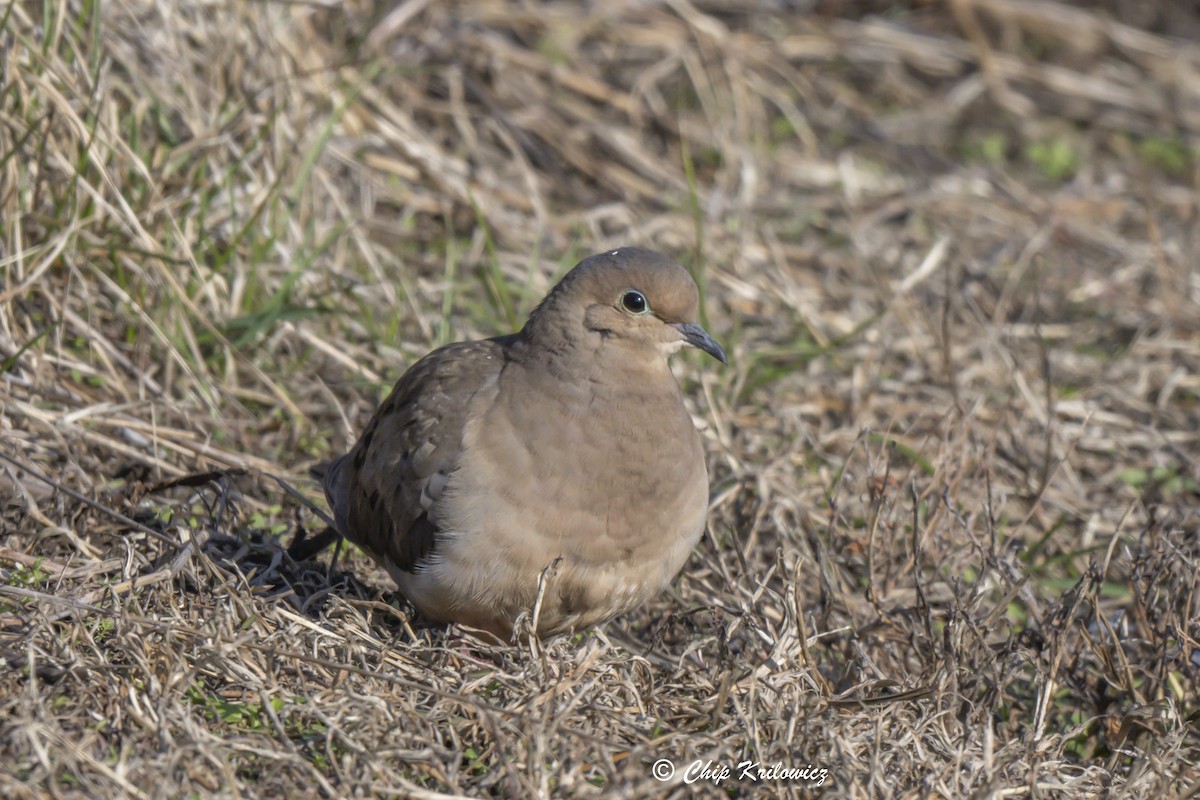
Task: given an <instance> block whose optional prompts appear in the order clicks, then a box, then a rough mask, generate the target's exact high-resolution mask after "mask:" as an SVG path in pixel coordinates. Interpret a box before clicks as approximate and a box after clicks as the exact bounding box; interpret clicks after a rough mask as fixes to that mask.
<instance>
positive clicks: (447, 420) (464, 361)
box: [325, 337, 508, 571]
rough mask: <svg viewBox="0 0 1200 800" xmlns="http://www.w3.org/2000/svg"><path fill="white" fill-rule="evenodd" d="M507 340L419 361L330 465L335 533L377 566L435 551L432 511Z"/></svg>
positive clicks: (411, 562) (456, 347)
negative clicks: (348, 448)
mask: <svg viewBox="0 0 1200 800" xmlns="http://www.w3.org/2000/svg"><path fill="white" fill-rule="evenodd" d="M507 338H508V337H505V339H500V340H493V339H489V340H486V341H481V342H464V343H459V344H453V345H449V346H447V347H443V348H441V349H439V350H435V351H434V352H432V353H430V354H429V355H427V356H426V357H425V358H423V359H421V360H420V361H418V362H417V363H416V364H414V365H413V366H412V367H411V368H410V369H409V370H408V372H406V373H405V374H404V375H403V376H402V377H401V378H400V380H399V381H398V382H397V383H396V386H395V388H394V389H392V393H391V394H390V395H389V396H388V398H387V399H386V400H385V401H384V402H383V404H382V405H381V406H380V407H379V410H378V411H376V412H375V416H374V417H373V418H372V420H371V422H370V423H369V424H368V425H367V428H366V430H365V431H364V432H363V435H362V438H361V439H359V441H358V443H357V444H356V445H355V446H354V448H353V449H352V450H351V451H350V452H349V453H347V454H346V455H344V456H342V457H341V458H339V459H337V460H336V461H334V462H333V464H331V465H330V467H329V470H328V471H327V473H326V475H325V496H326V498H327V499H328V500H329V504H330V506H331V507H332V509H333V516H334V521H335V522H336V523H337V528H338V531H339V532H340V533H341V534H342V535H343V536H345V537H346V538H347V539H349V540H350V541H352V542H354V543H355V544H357V545H359V546H360V547H362V548H363V549H364V550H366V551H367V552H368V553H370V554H371V555H372V556H373V557H374V558H376V559H377V560H379V561H380V562H386V561H390V562H391V563H392V564H394V565H395V566H397V567H399V568H400V569H403V570H407V571H411V570H412V569H413V568H414V567H415V566H416V565H417V564H418V563H419V562H420V561H421V560H422V559H424V558H427V557H428V556H429V555H430V554H431V553H432V552H433V551H434V549H435V548H436V545H437V535H438V532H439V527H438V520H437V519H435V518H433V517H432V516H431V515H432V514H434V505H435V503H436V500H437V497H438V495H440V494H441V491H442V489H443V488H444V487H445V485H446V481H447V478H448V476H449V475H450V473H451V472H452V471H453V470H454V468H455V466H456V465H457V463H458V459H459V457H460V455H461V451H462V437H463V429H464V427H465V425H466V421H467V418H468V415H469V413H470V411H471V405H472V400H473V399H474V398H475V396H476V395H477V394H478V392H479V390H480V389H482V388H484V387H485V386H488V385H490V384H491V383H492V382H494V381H495V380H496V378H497V377H498V376H499V374H500V372H501V371H502V370H503V368H504V364H505V354H504V350H505V347H504V345H505V340H506V339H507Z"/></svg>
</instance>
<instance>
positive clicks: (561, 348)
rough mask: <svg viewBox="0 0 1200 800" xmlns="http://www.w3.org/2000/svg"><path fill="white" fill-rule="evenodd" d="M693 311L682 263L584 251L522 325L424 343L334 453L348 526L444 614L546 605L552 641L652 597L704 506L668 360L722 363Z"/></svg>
mask: <svg viewBox="0 0 1200 800" xmlns="http://www.w3.org/2000/svg"><path fill="white" fill-rule="evenodd" d="M699 312H700V302H699V292H698V290H697V287H696V284H695V282H694V281H693V279H692V277H691V276H690V274H689V273H688V271H687V270H686V269H685V268H684V267H682V266H680V265H679V264H677V263H675V262H674V261H672V260H671V259H669V258H667V257H666V256H664V255H661V254H659V253H657V252H654V251H651V250H645V249H641V248H634V247H626V248H621V249H618V250H612V251H609V252H605V253H601V254H598V255H594V256H591V257H589V258H586V259H584V260H583V261H581V262H580V263H579V264H578V265H576V266H575V267H574V268H573V269H572V270H570V271H569V272H568V273H567V274H566V275H565V276H563V278H562V279H561V280H560V281H559V282H558V284H557V285H555V286H554V288H553V289H551V291H550V292H549V293H548V294H547V295H546V297H545V298H544V299H543V300H542V301H541V303H539V304H538V306H537V307H536V308H535V309H534V311H533V312H532V313H531V314H530V316H529V318H528V320H527V321H526V323H525V325H524V327H522V328H521V330H520V331H518V332H516V333H513V334H510V335H507V336H500V337H496V338H493V339H486V340H482V341H471V342H459V343H456V344H450V345H447V346H445V347H441V348H439V349H437V350H434V351H433V352H431V353H429V354H428V355H426V356H425V357H424V358H422V359H420V360H419V361H417V362H416V363H415V364H413V365H412V367H411V368H409V369H408V371H407V372H405V373H404V374H403V376H402V377H401V378H400V379H399V381H398V382H397V383H396V385H395V387H394V388H393V390H392V392H391V394H390V395H389V396H388V397H387V399H386V400H385V401H384V402H383V403H382V405H380V407H379V409H378V410H377V411H376V413H375V415H374V417H373V418H372V419H371V420H370V422H369V423H368V425H367V426H366V428H365V429H364V431H363V433H362V436H361V437H360V438H359V439H358V441H357V443H356V444H355V445H354V447H353V448H352V449H351V450H350V451H349V452H348V453H346V454H345V455H343V456H341V457H340V458H338V459H336V460H334V461H333V462H332V463H331V464H330V465H329V466H328V468H327V469H326V471H325V475H324V489H325V495H326V498H327V500H328V502H329V505H330V507H331V509H332V512H333V520H334V522H335V527H336V530H337V532H338V533H340V534H341V535H342V536H343V537H345V538H346V539H348V540H349V541H351V542H353V543H354V544H356V545H358V546H359V547H360V548H361V549H362V550H364V551H365V552H366V553H367V554H369V555H370V556H371V557H372V558H373V559H375V560H376V562H378V563H379V564H380V565H381V566H383V567H384V568H385V569H386V570H387V571H388V573H389V574H390V575H391V577H392V578H393V580H395V582H396V584H397V586H398V587H399V589H400V591H401V592H402V593H403V594H404V596H405V597H406V598H407V599H408V600H409V601H410V602H411V603H412V604H413V605H414V606H415V607H416V609H417V610H418V611H420V613H421V614H422V615H423V616H424V617H426V618H427V619H428V620H430V621H431V622H434V623H458V624H461V625H465V626H468V627H472V628H476V629H480V630H483V631H486V632H488V633H490V634H492V635H494V636H497V637H499V638H501V639H508V638H509V637H511V635H512V632H513V626H514V623H515V622H516V621H517V619H518V617H520V616H521V615H522V614H523V613H532V612H534V611H535V610H536V615H535V616H536V619H533V630H534V631H535V632H536V634H537V635H538V636H541V637H546V636H550V635H554V634H557V633H562V632H568V631H573V630H583V629H585V628H588V627H591V626H595V625H599V624H602V623H604V622H606V621H608V620H610V619H612V618H613V617H616V616H618V615H621V614H624V613H627V612H629V611H631V610H633V609H635V608H638V607H640V606H642V605H643V604H645V603H646V602H647V601H648V600H650V599H651V598H652V597H654V596H655V595H656V594H658V593H659V592H660V591H661V590H662V589H663V588H664V587H666V586H667V584H669V583H670V582H671V580H672V579H673V578H674V577H675V575H676V574H677V573H678V572H679V571H680V569H681V568H682V567H683V565H684V562H686V561H687V559H688V556H689V555H690V553H691V552H692V550H693V549H694V548H695V546H696V543H697V542H698V540H699V539H700V536H701V535H702V534H703V532H704V528H705V524H706V520H707V515H708V500H709V497H708V471H707V467H706V465H705V459H704V448H703V446H702V441H701V437H700V434H699V431H698V430H697V429H696V426H695V424H694V423H693V421H692V418H691V416H690V414H689V413H688V411H687V409H686V407H685V406H684V401H683V394H682V391H681V389H680V387H679V384H678V382H677V381H676V379H675V377H674V375H673V374H672V372H671V369H670V366H669V365H668V357H669V356H670V355H671V354H673V353H675V352H677V351H678V350H680V349H681V348H684V347H695V348H699V349H700V350H702V351H704V352H706V353H708V354H709V355H711V356H713V357H714V358H716V359H718V360H719V361H721V362H722V363H726V357H725V352H724V350H722V348H721V346H720V345H719V344H718V343H717V342H716V341H715V340H714V339H713V338H712V337H711V336H710V335H709V334H708V333H707V332H706V331H705V330H704V329H703V328H702V327H701V326H700V324H699V322H698V318H699ZM535 605H536V606H537V608H536V609H535V608H534V607H535Z"/></svg>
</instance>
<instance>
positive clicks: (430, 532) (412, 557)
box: [392, 514, 438, 572]
mask: <svg viewBox="0 0 1200 800" xmlns="http://www.w3.org/2000/svg"><path fill="white" fill-rule="evenodd" d="M437 532H438V531H437V526H436V525H434V524H433V522H431V521H430V519H429V515H428V514H422V515H421V516H419V517H417V518H416V520H414V521H413V524H412V526H411V527H410V528H409V529H408V535H407V536H402V537H400V541H399V546H398V547H396V548H394V550H393V552H392V560H393V561H394V562H395V563H396V566H397V567H399V568H400V569H402V570H404V571H405V572H412V571H413V568H415V567H416V566H417V564H418V563H420V562H421V561H422V560H423V559H426V558H428V557H429V556H431V555H433V551H434V547H435V545H436V544H437Z"/></svg>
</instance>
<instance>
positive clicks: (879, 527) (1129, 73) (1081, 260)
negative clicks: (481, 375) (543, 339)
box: [0, 0, 1200, 798]
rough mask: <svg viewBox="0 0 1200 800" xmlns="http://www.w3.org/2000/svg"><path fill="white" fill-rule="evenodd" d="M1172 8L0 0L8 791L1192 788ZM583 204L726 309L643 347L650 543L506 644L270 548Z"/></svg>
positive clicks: (532, 294)
mask: <svg viewBox="0 0 1200 800" xmlns="http://www.w3.org/2000/svg"><path fill="white" fill-rule="evenodd" d="M1198 38H1200V13H1198V12H1197V11H1196V10H1195V8H1194V7H1193V6H1192V5H1191V4H1188V3H1182V2H1180V3H1172V2H1165V1H1163V2H1133V0H1109V2H1101V3H1091V4H1086V3H1079V4H1074V5H1066V4H1060V3H1054V2H1032V1H1031V0H953V1H952V2H948V3H938V2H932V1H931V0H924V1H922V0H912V2H909V3H885V2H867V1H866V0H864V1H863V2H851V0H808V1H807V2H806V1H805V0H798V1H796V2H781V1H780V0H753V1H752V2H743V3H738V4H733V3H729V4H722V3H717V2H712V1H711V0H690V1H689V0H666V2H617V3H584V2H555V3H550V2H537V1H536V0H529V1H527V2H503V1H502V0H481V1H480V2H471V3H467V2H441V3H439V2H430V0H409V1H408V2H404V3H397V4H381V5H380V6H379V7H373V6H371V5H369V4H367V3H364V2H359V1H358V0H351V1H350V2H346V3H325V2H294V3H293V2H287V3H265V2H260V3H242V2H234V1H233V0H211V1H210V2H190V0H181V1H180V2H170V3H168V2H150V1H149V0H108V2H103V3H101V2H93V1H92V0H48V2H44V3H34V2H16V3H9V4H7V5H5V6H4V7H3V8H0V59H2V60H3V67H2V69H3V72H2V77H0V153H2V154H3V155H2V157H0V225H2V231H0V504H2V505H0V660H2V661H3V662H4V663H5V664H6V667H5V668H3V669H0V794H3V796H5V797H90V798H108V797H150V796H170V797H210V796H225V797H235V796H251V797H268V796H289V797H292V796H294V797H305V796H329V797H333V796H366V795H380V796H393V795H399V796H410V797H441V796H448V795H449V796H472V797H478V796H496V797H522V798H524V797H545V798H550V797H590V796H596V795H601V794H608V795H612V796H619V797H635V798H636V797H645V798H659V797H688V796H735V797H759V796H763V797H766V796H771V797H789V796H811V795H814V794H826V795H828V796H836V797H856V798H862V797H912V798H917V797H922V798H923V797H945V798H958V797H968V796H973V797H981V798H982V797H997V798H999V797H1014V796H1035V797H1091V796H1101V795H1103V796H1109V795H1112V796H1131V797H1164V798H1165V797H1174V796H1183V795H1188V796H1190V795H1191V794H1194V793H1195V792H1196V791H1197V789H1198V788H1200V770H1197V768H1196V766H1195V765H1196V763H1197V762H1198V760H1200V735H1198V734H1197V732H1196V722H1197V719H1198V717H1200V698H1198V690H1200V650H1198V647H1200V645H1198V642H1197V639H1198V638H1200V591H1198V588H1200V587H1198V584H1200V570H1198V569H1197V559H1198V558H1200V540H1198V536H1197V533H1198V528H1200V464H1198V458H1200V270H1197V268H1196V258H1197V255H1196V254H1197V253H1200V222H1198V220H1200V217H1198V212H1200V209H1198V203H1200V199H1198V198H1200V194H1198V193H1197V185H1198V183H1200V169H1198V157H1200V46H1198V45H1197V44H1196V41H1197V40H1198ZM620 244H636V245H642V246H649V247H653V248H656V249H659V250H661V251H663V252H666V253H668V254H670V255H671V256H673V257H675V258H676V259H678V260H679V261H680V262H681V263H683V264H685V265H686V266H687V267H689V268H690V269H691V270H692V271H693V274H694V275H695V276H696V277H697V279H698V280H699V282H700V284H701V286H702V287H703V292H704V296H705V307H706V315H707V316H706V319H705V323H706V325H707V327H708V329H709V330H710V331H712V332H713V333H714V335H715V336H716V337H717V338H718V339H719V340H720V341H721V342H722V344H723V345H724V346H725V349H726V351H727V352H728V353H729V354H730V363H729V365H728V367H724V368H722V367H720V365H717V364H716V363H715V362H713V361H712V360H711V359H707V358H705V357H704V356H702V355H700V354H694V355H684V356H681V357H679V358H677V360H676V372H677V374H678V375H679V377H680V379H681V381H682V383H683V385H684V388H685V392H686V393H687V395H688V398H689V403H690V404H691V405H690V408H691V410H692V411H693V413H694V416H695V419H696V422H697V424H698V425H699V426H700V428H701V430H702V433H703V437H704V441H705V444H706V448H707V457H708V464H709V469H710V473H711V477H712V508H711V514H710V525H709V531H708V535H706V536H705V538H704V539H703V541H702V542H701V544H700V546H699V547H698V548H697V551H696V553H695V554H694V556H693V557H692V558H691V560H690V561H689V562H688V564H687V565H686V567H685V569H684V571H683V573H682V574H681V575H680V576H679V577H678V578H677V579H676V581H675V582H674V583H673V585H672V587H671V589H670V590H669V591H667V592H664V593H663V594H662V595H661V596H660V597H658V598H656V599H655V600H654V601H653V602H652V603H651V604H650V605H649V606H648V607H647V608H645V609H643V610H641V611H640V612H638V613H635V614H632V615H629V616H627V617H624V618H622V619H619V620H617V621H614V622H612V623H610V624H608V625H607V626H605V627H604V628H603V629H601V630H596V631H590V632H586V633H580V634H578V635H575V636H566V637H560V638H557V639H554V640H551V641H548V642H545V643H538V642H530V641H519V642H517V643H516V644H515V645H512V646H498V645H493V644H489V643H487V642H483V641H480V640H478V639H476V638H475V637H473V636H471V635H470V634H469V633H468V632H465V631H463V630H460V629H456V628H453V627H452V628H449V629H444V628H436V627H430V626H428V625H425V624H424V623H423V622H422V621H421V620H420V619H419V618H417V617H416V616H415V615H414V614H413V613H412V610H411V608H410V607H409V606H408V605H407V604H406V603H405V601H404V599H403V597H401V596H399V595H397V594H396V593H395V592H394V591H393V588H392V586H391V584H390V583H389V581H388V579H387V577H386V575H385V574H384V573H382V572H381V571H380V570H378V569H377V568H375V567H374V566H373V565H372V564H371V563H370V561H369V560H368V559H367V558H366V557H365V556H364V555H363V554H362V553H359V552H355V551H353V550H347V551H344V552H343V553H342V554H341V556H340V557H339V558H338V559H337V560H336V561H333V560H332V559H331V553H330V552H329V551H326V552H325V553H322V554H320V555H319V556H317V557H316V558H314V559H310V560H304V561H296V560H294V559H292V558H291V557H289V556H288V555H287V553H286V550H287V547H288V545H289V544H290V543H291V542H292V540H293V539H294V538H295V537H296V536H297V535H298V534H299V533H300V532H302V531H306V532H308V533H316V532H318V531H319V530H320V529H321V527H322V525H321V522H320V520H319V518H318V517H317V516H316V514H315V513H314V512H313V511H312V510H310V509H309V508H307V507H306V506H305V505H304V504H303V503H302V502H301V501H300V500H299V499H298V497H297V496H296V495H297V494H298V495H301V496H304V497H307V498H311V500H312V501H313V502H314V503H316V504H317V505H318V506H322V505H323V500H322V498H321V493H320V489H319V487H318V485H317V484H316V483H315V482H314V481H313V479H312V478H311V477H310V476H309V469H310V468H311V467H313V465H315V464H317V463H319V462H321V461H322V460H324V459H326V458H328V457H330V456H331V455H335V454H337V453H339V452H342V451H344V450H345V449H346V448H347V447H348V446H349V445H350V443H351V442H352V441H353V439H354V437H355V435H356V433H357V432H358V431H359V430H361V428H362V426H363V424H364V423H365V422H366V420H367V418H368V417H369V415H370V413H371V411H372V409H373V408H374V406H375V405H376V404H377V403H378V402H379V400H380V399H381V398H382V396H383V395H384V394H385V393H386V391H387V389H388V387H389V386H390V384H391V383H392V382H393V381H394V380H395V379H396V378H397V377H398V376H399V375H400V374H401V372H402V371H403V370H404V368H405V367H406V366H407V365H409V364H411V363H412V362H413V361H414V360H415V359H416V358H418V357H419V356H421V355H422V354H423V353H425V352H427V351H428V350H429V349H430V348H432V347H434V346H436V345H438V344H442V343H445V342H449V341H453V340H457V339H463V338H476V337H483V336H489V335H495V334H498V333H505V332H508V331H511V330H513V329H514V328H515V327H517V326H519V325H520V323H521V320H522V318H523V317H524V315H525V314H526V313H527V312H528V311H529V310H530V308H531V307H532V305H533V304H534V303H535V302H536V301H537V299H538V298H539V297H540V296H541V295H542V294H543V293H544V292H545V290H546V289H547V288H548V287H549V286H551V285H552V283H553V281H554V280H555V279H556V277H557V276H559V275H561V274H562V273H563V272H564V271H565V270H566V269H568V268H569V267H570V266H571V265H572V264H573V263H574V262H575V261H577V260H578V259H579V258H580V257H581V256H583V255H585V254H587V253H590V252H594V251H597V250H601V249H604V248H609V247H613V246H616V245H620ZM189 476H190V477H189ZM276 477H278V478H280V479H282V480H283V481H284V482H285V483H287V484H288V485H289V486H290V487H292V488H293V489H294V492H290V491H288V490H286V489H285V488H284V487H283V486H282V485H281V484H280V483H278V482H277V481H276ZM656 762H659V763H657V764H656ZM744 762H751V763H752V764H755V765H758V767H760V768H761V769H762V770H763V771H762V772H761V773H760V772H758V771H757V770H750V771H749V772H747V771H746V769H745V768H744V767H741V768H740V767H739V765H740V764H743V763H744ZM693 765H695V766H693ZM809 767H811V770H808V771H804V769H805V768H809ZM726 768H727V769H728V773H726V772H725V769H726ZM771 768H774V771H770V770H771ZM660 778H666V780H660ZM755 778H757V780H755ZM693 780H694V782H692V781H693ZM818 784H819V785H818Z"/></svg>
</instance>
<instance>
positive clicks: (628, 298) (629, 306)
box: [621, 289, 650, 314]
mask: <svg viewBox="0 0 1200 800" xmlns="http://www.w3.org/2000/svg"><path fill="white" fill-rule="evenodd" d="M621 307H622V308H624V309H625V310H626V311H628V312H629V313H630V314H645V313H646V312H647V311H649V310H650V304H649V303H647V302H646V295H644V294H642V293H641V292H639V291H638V290H637V289H630V290H629V291H628V292H626V293H625V294H623V295H621Z"/></svg>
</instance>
